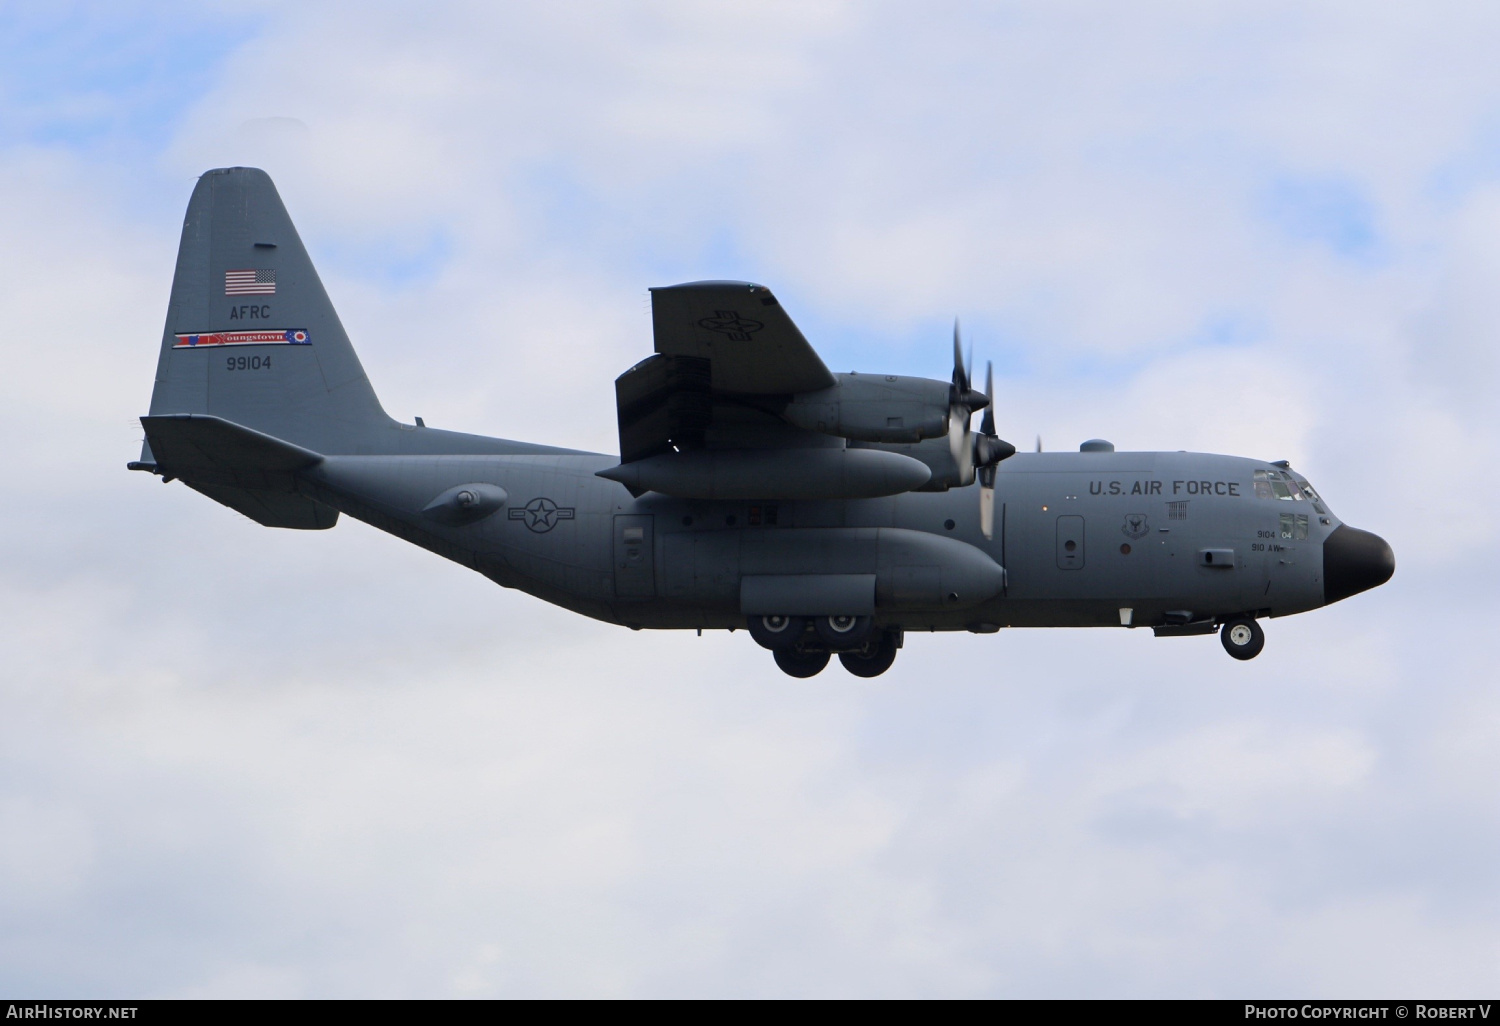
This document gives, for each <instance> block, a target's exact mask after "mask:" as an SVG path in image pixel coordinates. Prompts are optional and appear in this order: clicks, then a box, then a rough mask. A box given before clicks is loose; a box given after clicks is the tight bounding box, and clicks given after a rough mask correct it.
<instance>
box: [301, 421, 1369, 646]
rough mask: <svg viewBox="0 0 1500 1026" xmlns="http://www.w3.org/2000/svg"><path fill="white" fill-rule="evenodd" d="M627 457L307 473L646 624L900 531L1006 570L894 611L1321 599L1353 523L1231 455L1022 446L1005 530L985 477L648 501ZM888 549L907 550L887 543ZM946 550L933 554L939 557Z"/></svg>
mask: <svg viewBox="0 0 1500 1026" xmlns="http://www.w3.org/2000/svg"><path fill="white" fill-rule="evenodd" d="M417 430H418V431H420V430H422V429H417ZM615 463H616V460H615V458H614V457H611V456H605V455H595V454H586V453H577V454H573V453H568V454H555V453H553V454H545V455H475V456H330V457H328V458H327V459H326V460H325V461H324V462H323V463H322V464H320V465H318V466H316V467H313V468H310V469H309V470H308V471H306V472H305V473H304V474H303V475H302V477H301V481H300V483H299V489H300V490H302V491H304V492H305V493H307V494H309V495H310V496H312V497H313V498H315V499H317V500H318V501H320V502H323V503H325V504H327V505H330V506H333V507H334V508H337V509H339V510H342V511H343V512H345V513H347V514H349V515H351V516H354V517H356V518H357V519H360V520H364V521H366V522H368V523H371V524H373V525H375V526H377V527H379V528H381V529H383V530H386V531H389V532H391V533H393V534H396V535H398V536H400V537H402V538H404V539H406V540H408V541H411V542H414V543H416V544H419V545H422V546H424V547H426V548H428V549H431V550H432V551H434V552H437V553H439V554H440V555H443V556H445V557H447V558H449V559H453V560H455V561H457V562H459V563H462V564H464V565H466V566H469V567H471V568H473V569H475V570H477V571H479V572H480V573H483V574H485V575H486V576H487V577H489V578H491V579H492V580H494V581H495V582H497V583H499V584H501V585H503V586H505V587H511V588H518V589H520V590H522V591H525V592H527V593H529V594H532V595H535V596H536V597H538V598H541V599H543V600H545V601H548V602H552V603H555V604H557V605H560V606H564V607H566V608H568V609H571V610H574V611H576V612H579V613H582V614H584V615H587V616H591V617H594V618H596V619H600V620H605V621H608V622H612V623H618V624H624V625H627V626H630V627H633V628H734V627H740V626H743V625H744V623H745V612H744V610H743V609H742V607H741V585H742V581H743V579H744V578H745V577H747V576H750V575H757V574H777V573H788V572H792V573H820V572H821V573H828V574H861V573H873V574H881V573H885V574H887V575H890V574H900V573H903V572H908V573H909V572H911V571H908V569H907V567H905V566H903V562H904V563H906V564H915V563H921V562H922V561H923V559H924V558H925V557H908V556H904V555H901V554H900V553H901V552H906V551H913V549H912V546H911V545H910V544H906V543H917V546H916V547H917V548H922V543H923V541H924V539H922V538H919V537H917V536H919V535H920V536H926V537H927V538H928V539H932V540H933V544H934V545H936V544H937V542H936V539H944V540H948V541H951V542H957V543H962V545H963V546H972V547H973V548H974V549H978V550H980V551H981V552H983V553H984V554H985V555H987V556H988V557H989V559H990V560H993V562H994V563H995V564H997V565H998V566H1000V567H1003V568H1004V570H1005V584H1004V587H1003V588H1002V589H1001V591H1000V593H999V594H997V595H994V596H993V597H986V598H984V599H983V600H982V601H979V602H977V603H974V604H963V605H961V606H956V607H950V606H945V605H944V604H943V603H942V602H941V601H938V602H936V603H933V602H928V603H927V604H926V605H924V604H923V603H922V602H920V601H918V602H915V603H908V604H907V605H906V606H904V607H903V606H902V604H901V602H900V601H899V596H898V601H897V602H895V604H894V606H893V605H892V604H891V603H889V602H881V603H877V607H876V610H875V617H876V620H877V622H879V623H880V624H882V625H883V626H890V627H899V628H901V629H904V630H964V629H968V630H980V631H988V630H993V629H995V628H997V627H1008V626H1015V627H1021V626H1027V627H1102V626H1120V625H1121V623H1122V619H1123V618H1126V617H1128V618H1129V625H1131V626H1141V625H1145V626H1156V625H1163V624H1180V623H1184V622H1188V621H1192V622H1201V621H1204V620H1223V619H1225V618H1227V617H1229V616H1232V615H1240V614H1249V615H1252V616H1285V615H1287V614H1290V613H1298V612H1302V611H1304V610H1308V609H1312V608H1315V607H1318V606H1321V605H1323V604H1324V603H1325V598H1326V596H1325V588H1324V559H1323V544H1324V542H1325V540H1326V539H1327V538H1328V537H1329V536H1330V535H1332V534H1333V533H1334V532H1335V531H1336V530H1338V529H1339V527H1340V526H1341V525H1340V523H1339V521H1338V520H1337V518H1335V517H1334V516H1333V514H1332V513H1331V511H1329V510H1327V508H1326V507H1325V506H1323V505H1322V503H1321V501H1320V500H1318V499H1316V498H1315V497H1313V495H1312V494H1309V495H1308V496H1306V497H1297V498H1286V497H1282V498H1276V497H1274V496H1270V497H1265V496H1264V493H1265V491H1266V490H1265V488H1264V486H1262V495H1258V494H1257V490H1256V487H1255V481H1254V477H1255V474H1256V472H1257V471H1261V472H1262V473H1263V474H1264V473H1271V474H1276V473H1278V471H1277V470H1276V469H1274V467H1273V466H1272V465H1271V464H1268V463H1265V462H1262V461H1258V460H1252V459H1245V458H1240V457H1232V456H1215V455H1204V454H1197V453H1185V452H1138V453H1132V452H1058V453H1034V454H1033V453H1020V454H1017V455H1015V456H1014V457H1012V458H1011V459H1009V460H1007V461H1006V462H1004V463H1003V464H1002V465H1001V466H1000V467H999V471H998V474H997V478H996V486H995V488H996V494H995V519H994V529H993V537H992V538H986V537H984V535H983V534H982V533H981V530H980V516H979V513H980V509H979V498H978V487H977V486H970V487H965V488H955V489H952V490H949V491H946V492H908V493H904V494H900V495H894V496H890V497H886V498H877V499H858V500H842V501H781V502H746V501H737V502H726V501H697V500H685V499H674V498H668V497H665V496H660V495H656V494H653V493H647V494H646V495H643V496H641V497H639V498H635V497H632V496H631V494H630V493H629V492H628V491H627V490H626V489H625V488H624V487H623V486H622V485H620V484H617V483H615V482H613V481H609V480H604V479H601V478H599V477H597V476H595V474H596V472H597V471H599V470H603V469H607V468H609V467H612V466H614V465H615ZM1296 480H1298V481H1301V482H1302V483H1303V484H1304V485H1305V484H1306V482H1305V481H1303V479H1301V478H1296ZM475 482H478V483H487V484H492V485H495V486H498V487H499V488H501V489H503V490H504V493H505V502H504V505H503V507H502V508H500V509H499V510H498V511H496V512H494V513H492V514H491V515H488V516H485V517H484V518H483V519H481V520H479V521H478V522H475V523H469V524H466V525H461V526H455V525H451V524H444V523H440V522H436V521H435V520H434V519H433V518H432V517H431V516H430V515H428V514H424V513H423V512H422V510H423V509H424V508H426V507H427V506H428V505H429V504H430V503H431V502H432V500H433V498H434V496H437V495H439V494H441V493H443V492H444V491H446V490H449V489H452V488H454V487H455V486H460V485H464V484H466V483H475ZM1283 491H1284V489H1283ZM1309 491H1310V490H1309ZM898 543H901V544H906V548H904V549H903V548H901V544H898ZM883 546H884V547H885V549H889V550H890V552H891V553H893V555H891V556H890V557H889V558H887V557H885V556H883V555H881V553H882V552H883V551H884V550H885V549H883V548H882V547H883ZM892 546H895V548H892ZM953 548H954V551H956V547H953ZM944 551H946V550H944ZM945 558H947V557H946V556H945V555H944V554H943V552H942V551H939V553H938V555H937V556H935V557H934V560H936V561H941V560H943V559H945ZM930 561H932V560H929V562H930ZM788 568H790V570H789V569H788ZM933 579H934V580H936V579H937V578H936V577H934V578H933ZM945 579H946V578H945ZM896 587H897V588H899V587H900V585H899V583H898V584H897V585H896ZM942 587H943V588H944V589H946V585H943V586H942ZM878 593H879V594H881V595H889V594H892V592H891V591H890V589H889V588H885V589H884V590H881V591H879V592H878ZM949 597H953V596H950V595H947V594H945V595H944V596H943V598H949ZM1335 597H1338V596H1335ZM1328 600H1329V601H1331V600H1332V599H1328ZM955 601H957V599H956V597H955ZM1123 610H1129V611H1130V612H1129V613H1123V612H1122V611H1123Z"/></svg>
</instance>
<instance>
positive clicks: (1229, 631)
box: [1219, 616, 1266, 659]
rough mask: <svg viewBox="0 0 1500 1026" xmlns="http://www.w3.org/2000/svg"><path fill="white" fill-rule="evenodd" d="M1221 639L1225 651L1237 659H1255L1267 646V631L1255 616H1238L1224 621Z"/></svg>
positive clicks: (1220, 633) (1220, 634) (1220, 632)
mask: <svg viewBox="0 0 1500 1026" xmlns="http://www.w3.org/2000/svg"><path fill="white" fill-rule="evenodd" d="M1219 640H1220V641H1221V642H1223V643H1224V651H1226V652H1228V653H1229V654H1230V655H1232V656H1234V657H1235V658H1236V659H1254V658H1255V657H1256V656H1258V655H1260V650H1261V649H1263V648H1265V647H1266V632H1265V631H1263V630H1261V629H1260V624H1258V623H1256V622H1255V620H1254V619H1253V618H1251V617H1248V616H1238V617H1235V618H1234V619H1233V620H1226V621H1224V627H1223V629H1222V630H1220V631H1219Z"/></svg>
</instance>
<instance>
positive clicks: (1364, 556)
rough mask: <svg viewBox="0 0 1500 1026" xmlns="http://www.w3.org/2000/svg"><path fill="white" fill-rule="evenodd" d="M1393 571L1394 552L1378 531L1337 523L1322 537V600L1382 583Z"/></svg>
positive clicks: (1342, 595) (1337, 598)
mask: <svg viewBox="0 0 1500 1026" xmlns="http://www.w3.org/2000/svg"><path fill="white" fill-rule="evenodd" d="M1395 572H1396V554H1395V553H1394V552H1392V551H1391V547H1390V546H1389V545H1388V544H1386V540H1385V539H1384V538H1382V537H1380V535H1378V534H1371V533H1370V532H1369V531H1361V530H1360V529H1359V528H1357V527H1350V526H1349V525H1348V524H1341V525H1339V527H1338V528H1337V529H1336V530H1335V531H1334V532H1333V533H1332V534H1330V535H1329V536H1328V537H1327V538H1326V539H1324V541H1323V604H1324V605H1327V604H1329V603H1332V602H1337V601H1338V600H1339V599H1346V598H1348V597H1349V596H1350V595H1357V594H1359V593H1360V592H1362V591H1368V590H1369V589H1370V588H1374V587H1376V586H1377V585H1381V584H1384V583H1385V582H1386V581H1389V580H1390V579H1391V574H1393V573H1395Z"/></svg>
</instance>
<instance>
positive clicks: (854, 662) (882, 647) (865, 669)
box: [839, 631, 899, 677]
mask: <svg viewBox="0 0 1500 1026" xmlns="http://www.w3.org/2000/svg"><path fill="white" fill-rule="evenodd" d="M898 641H899V638H898V637H897V635H896V632H895V631H886V632H884V633H883V634H881V635H880V636H879V637H878V638H877V639H875V640H874V641H873V642H872V643H871V644H870V645H869V646H868V647H867V648H865V649H863V650H862V651H859V652H840V653H839V662H841V663H843V664H844V669H846V670H848V671H849V672H850V673H852V674H854V675H855V676H856V677H879V676H880V675H881V674H882V673H884V672H885V671H886V670H889V669H890V668H891V664H892V663H894V662H895V661H896V649H897V648H898V647H899V646H898Z"/></svg>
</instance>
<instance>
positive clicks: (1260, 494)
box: [1255, 470, 1275, 499]
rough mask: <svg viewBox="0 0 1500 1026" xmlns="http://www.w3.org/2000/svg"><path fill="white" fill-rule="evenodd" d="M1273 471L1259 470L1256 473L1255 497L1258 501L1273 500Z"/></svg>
mask: <svg viewBox="0 0 1500 1026" xmlns="http://www.w3.org/2000/svg"><path fill="white" fill-rule="evenodd" d="M1271 473H1272V472H1271V471H1269V470H1257V471H1256V472H1255V497H1256V498H1257V499H1273V498H1275V496H1274V495H1272V494H1271Z"/></svg>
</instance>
